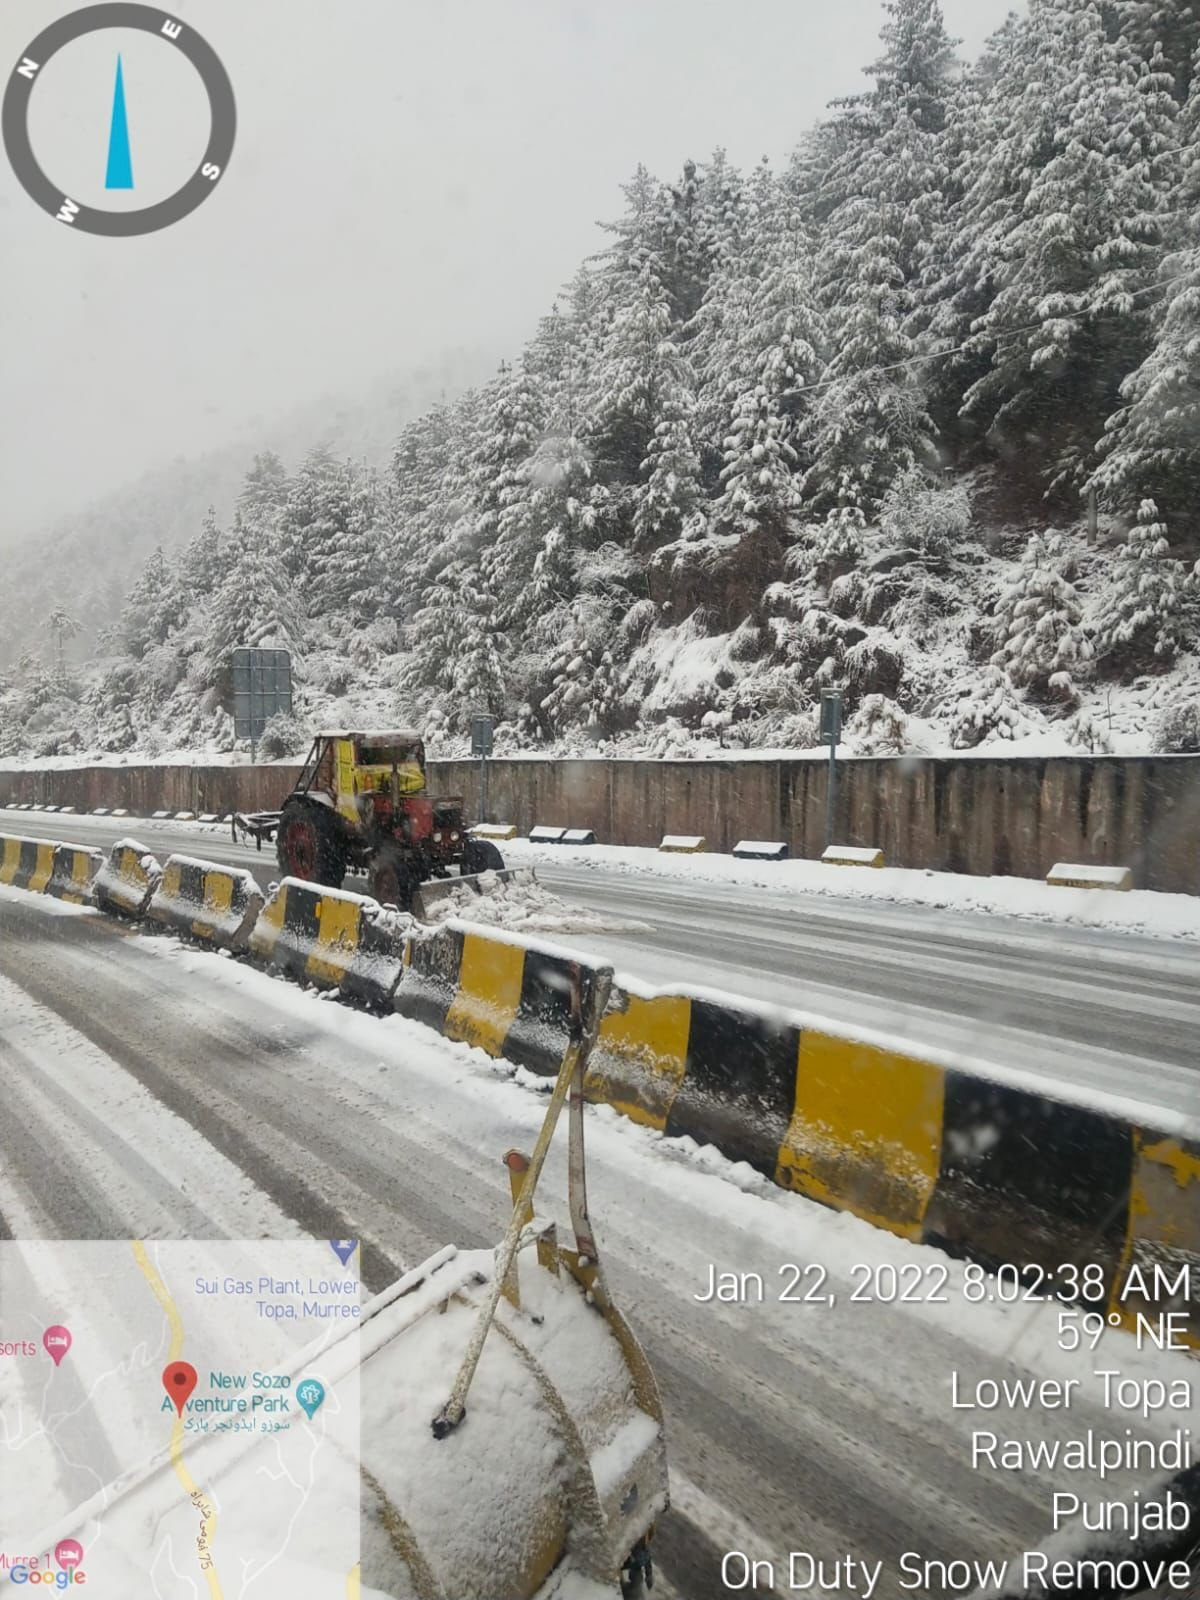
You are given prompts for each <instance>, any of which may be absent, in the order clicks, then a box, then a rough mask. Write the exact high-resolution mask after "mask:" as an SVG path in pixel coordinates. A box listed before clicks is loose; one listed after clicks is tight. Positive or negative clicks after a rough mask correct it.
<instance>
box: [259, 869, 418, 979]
mask: <svg viewBox="0 0 1200 1600" xmlns="http://www.w3.org/2000/svg"><path fill="white" fill-rule="evenodd" d="M410 925H411V919H410V918H409V917H407V916H403V915H402V914H401V913H399V912H395V911H386V910H384V908H383V907H382V906H380V905H377V904H376V902H375V901H374V900H368V899H366V898H365V897H364V896H362V895H358V894H348V893H346V891H345V890H342V889H323V888H321V887H320V886H319V885H317V884H312V883H302V882H300V880H299V879H297V878H285V879H284V880H283V882H282V883H281V884H279V885H277V886H276V888H275V889H273V890H272V892H271V897H270V899H269V900H268V901H267V903H266V905H265V906H264V907H263V909H262V911H261V913H260V914H259V917H258V921H257V922H256V923H255V925H254V929H253V931H252V932H251V934H250V941H249V948H250V953H251V954H252V955H254V956H256V957H258V959H259V960H261V961H264V962H266V963H267V965H268V966H270V967H272V968H274V969H275V970H277V971H280V972H285V973H287V974H288V976H289V977H292V978H296V979H298V980H299V981H300V982H302V983H311V984H314V985H315V986H316V987H317V988H321V989H336V990H338V991H339V993H341V994H343V995H345V996H346V997H347V998H350V999H354V1000H360V1001H363V1002H365V1003H366V1004H367V1005H371V1006H374V1007H380V1008H390V1006H391V999H392V991H393V990H394V989H395V987H396V984H397V983H398V982H399V979H400V973H401V971H402V969H403V966H404V946H405V934H406V932H407V929H408V928H409V926H410Z"/></svg>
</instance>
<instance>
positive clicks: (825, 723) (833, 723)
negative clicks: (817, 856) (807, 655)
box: [821, 689, 842, 850]
mask: <svg viewBox="0 0 1200 1600" xmlns="http://www.w3.org/2000/svg"><path fill="white" fill-rule="evenodd" d="M841 733H842V691H841V690H840V689H822V690H821V741H822V743H823V744H828V746H829V778H828V780H827V782H826V785H825V848H826V849H827V850H828V848H829V846H830V845H831V844H832V843H833V822H834V817H835V815H836V807H837V747H838V740H839V739H840V738H841Z"/></svg>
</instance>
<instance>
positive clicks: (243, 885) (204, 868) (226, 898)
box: [146, 855, 266, 952]
mask: <svg viewBox="0 0 1200 1600" xmlns="http://www.w3.org/2000/svg"><path fill="white" fill-rule="evenodd" d="M265 903H266V897H265V896H264V894H263V892H262V890H261V889H260V888H259V887H258V884H257V883H255V881H254V879H253V878H252V877H251V875H250V874H249V873H248V872H242V871H240V870H239V869H238V868H236V867H223V866H219V865H218V864H216V863H215V862H212V861H197V860H194V859H193V858H192V857H191V856H182V855H174V856H170V857H169V858H168V860H167V863H166V865H165V866H164V868H163V874H162V881H161V882H160V883H159V885H158V887H157V888H156V889H155V891H154V894H153V896H152V898H151V900H150V904H149V906H148V907H147V910H146V915H147V917H148V919H149V920H150V921H151V922H157V923H159V924H161V925H162V926H163V927H167V928H170V929H172V930H173V931H174V932H175V933H179V934H182V935H183V936H184V937H185V938H189V939H197V940H199V941H200V942H201V943H202V944H214V945H217V946H218V947H220V948H221V949H223V950H232V951H235V952H241V951H244V950H245V949H246V948H247V947H248V946H249V943H250V934H251V931H252V930H253V928H254V925H255V923H256V922H257V921H258V917H259V914H260V912H261V911H262V909H263V906H264V904H265Z"/></svg>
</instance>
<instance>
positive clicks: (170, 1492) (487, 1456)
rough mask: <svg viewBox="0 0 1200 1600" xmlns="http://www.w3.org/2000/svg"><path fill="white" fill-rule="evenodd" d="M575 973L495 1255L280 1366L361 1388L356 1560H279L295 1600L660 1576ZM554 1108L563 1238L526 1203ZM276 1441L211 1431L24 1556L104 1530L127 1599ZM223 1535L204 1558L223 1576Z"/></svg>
mask: <svg viewBox="0 0 1200 1600" xmlns="http://www.w3.org/2000/svg"><path fill="white" fill-rule="evenodd" d="M571 981H572V994H571V1028H570V1037H569V1043H568V1047H567V1051H566V1054H565V1056H564V1058H563V1062H562V1066H561V1069H560V1071H559V1074H558V1077H557V1079H556V1081H555V1085H554V1090H553V1093H552V1095H551V1098H550V1103H549V1106H548V1108H547V1112H546V1116H545V1120H544V1122H543V1125H542V1127H541V1129H540V1131H539V1132H538V1135H537V1139H536V1141H535V1144H534V1147H533V1150H532V1153H531V1154H530V1155H528V1156H526V1155H523V1154H521V1153H520V1152H518V1151H512V1150H510V1151H509V1152H508V1153H507V1155H505V1156H504V1158H503V1166H504V1167H505V1168H507V1179H508V1187H509V1189H510V1192H511V1194H512V1196H513V1209H512V1213H511V1216H510V1219H509V1223H508V1226H507V1229H506V1232H505V1235H504V1238H503V1240H502V1241H501V1243H500V1244H499V1246H498V1247H497V1248H496V1249H495V1250H470V1251H460V1250H458V1249H457V1248H456V1247H455V1246H454V1245H448V1246H446V1247H445V1248H444V1249H442V1250H439V1251H438V1252H436V1253H435V1254H434V1255H433V1256H431V1257H430V1258H429V1259H428V1260H427V1261H425V1262H424V1263H423V1264H422V1265H421V1266H418V1267H416V1268H415V1269H413V1270H411V1271H409V1272H407V1273H405V1274H404V1276H403V1277H401V1278H400V1279H399V1280H398V1281H397V1282H396V1283H394V1284H393V1285H392V1286H391V1287H390V1288H388V1289H385V1290H384V1291H383V1292H382V1293H380V1294H378V1295H376V1296H375V1297H374V1298H373V1299H372V1300H370V1301H367V1302H366V1303H365V1304H363V1306H362V1308H361V1316H360V1317H359V1319H357V1320H356V1321H354V1322H353V1323H347V1324H346V1325H345V1327H346V1331H345V1332H342V1331H341V1329H340V1328H339V1330H338V1331H337V1332H336V1333H333V1334H332V1336H330V1335H327V1336H326V1337H325V1338H324V1339H322V1340H319V1341H317V1342H316V1343H315V1344H314V1345H313V1346H310V1347H308V1348H307V1349H305V1350H303V1351H301V1352H299V1353H298V1355H297V1356H296V1357H295V1358H294V1360H292V1361H291V1362H290V1363H289V1372H290V1374H291V1382H292V1384H293V1385H294V1386H295V1388H296V1390H297V1391H298V1390H299V1388H300V1385H299V1381H298V1380H299V1377H300V1375H301V1374H303V1373H304V1372H305V1371H306V1370H309V1369H312V1368H313V1367H314V1366H315V1364H316V1363H317V1362H318V1361H319V1370H320V1373H321V1377H322V1380H323V1383H324V1385H325V1387H326V1388H327V1389H328V1391H329V1394H330V1396H331V1398H332V1397H336V1396H337V1394H338V1392H339V1387H340V1384H339V1380H341V1384H342V1385H345V1386H346V1387H345V1388H344V1389H343V1392H347V1390H348V1388H349V1383H348V1380H349V1379H350V1378H352V1377H354V1376H357V1390H358V1393H359V1394H360V1395H361V1397H362V1411H361V1418H360V1430H359V1432H360V1439H361V1453H360V1460H361V1466H360V1471H359V1488H360V1497H359V1529H360V1541H359V1561H358V1564H357V1566H356V1567H355V1568H354V1570H353V1571H352V1572H350V1573H349V1574H347V1573H346V1572H345V1571H344V1570H343V1571H336V1570H334V1568H333V1563H332V1561H330V1562H329V1563H328V1564H327V1569H326V1568H325V1567H323V1566H322V1565H321V1564H320V1563H319V1562H313V1563H312V1564H310V1565H307V1566H304V1567H303V1568H296V1569H295V1570H292V1569H290V1568H289V1569H287V1571H286V1574H285V1572H284V1568H285V1567H286V1562H279V1563H278V1572H277V1579H276V1581H277V1583H278V1584H279V1585H280V1589H279V1591H278V1592H285V1593H287V1595H288V1597H289V1600H310V1597H311V1600H327V1597H328V1596H331V1595H342V1594H348V1595H353V1596H356V1597H361V1600H605V1597H610V1600H619V1597H622V1596H628V1597H632V1596H635V1595H636V1596H641V1595H643V1594H644V1593H645V1590H646V1589H647V1588H648V1587H649V1586H650V1584H652V1581H653V1571H652V1566H651V1562H650V1553H649V1552H650V1538H651V1535H652V1533H653V1530H654V1525H655V1522H656V1521H657V1519H658V1518H659V1517H660V1516H661V1515H662V1513H663V1511H664V1510H665V1509H666V1507H667V1504H668V1484H667V1464H666V1452H665V1445H664V1440H663V1426H662V1406H661V1403H660V1400H659V1396H658V1391H657V1388H656V1385H655V1380H654V1377H653V1374H652V1372H651V1370H650V1367H649V1364H648V1363H647V1361H646V1357H645V1355H644V1353H643V1352H642V1349H641V1347H640V1345H639V1344H638V1342H637V1339H636V1338H635V1336H634V1335H633V1333H632V1332H631V1331H630V1329H629V1327H628V1325H627V1324H626V1322H625V1320H624V1318H623V1317H622V1316H621V1314H620V1312H619V1311H618V1310H617V1309H616V1307H615V1306H614V1305H613V1303H612V1300H611V1298H610V1296H609V1293H608V1289H607V1285H606V1282H605V1279H604V1274H603V1270H602V1267H601V1263H600V1260H599V1257H598V1253H597V1247H596V1243H595V1240H594V1238H593V1235H592V1232H591V1225H590V1222H589V1219H588V1212H587V1195H586V1177H585V1169H584V1106H583V1083H584V1074H585V1071H586V1067H587V1059H588V1055H589V1053H590V1051H591V1048H592V1046H593V1044H594V1042H595V1039H596V1036H597V1033H598V1030H599V1019H600V1016H601V1015H602V1013H603V1011H604V1010H605V1008H606V1006H607V1003H608V997H609V993H610V990H611V981H612V973H611V971H609V970H608V969H596V968H590V967H585V966H582V965H580V966H577V967H575V968H574V970H573V972H572V974H571ZM564 1108H566V1109H567V1110H568V1119H569V1124H570V1142H569V1157H568V1201H569V1211H570V1222H571V1233H572V1234H573V1238H572V1242H571V1244H570V1246H568V1245H566V1244H565V1243H564V1244H560V1243H559V1236H558V1230H557V1229H556V1227H555V1224H554V1223H553V1222H551V1221H549V1220H547V1218H545V1217H543V1216H542V1215H541V1214H539V1213H538V1212H537V1211H536V1210H535V1197H536V1190H537V1185H538V1179H539V1177H540V1175H541V1172H542V1169H543V1165H544V1163H545V1159H546V1155H547V1152H548V1150H549V1147H550V1144H551V1141H552V1138H553V1135H554V1131H555V1127H556V1124H557V1122H558V1121H559V1119H560V1114H561V1113H562V1111H563V1110H564ZM496 1172H497V1176H498V1177H500V1175H501V1165H500V1163H499V1162H497V1164H496ZM501 1181H503V1180H501ZM181 1415H182V1412H181ZM273 1448H274V1447H273V1446H272V1445H270V1444H269V1443H267V1442H266V1441H258V1442H256V1440H255V1436H254V1435H253V1434H247V1433H239V1432H232V1433H211V1434H210V1433H207V1432H206V1433H203V1434H201V1435H199V1436H197V1437H194V1438H193V1439H189V1442H188V1443H187V1446H186V1454H181V1453H180V1450H179V1447H178V1445H173V1446H172V1447H170V1448H166V1447H164V1448H163V1449H162V1450H161V1452H159V1453H158V1454H157V1455H156V1456H155V1457H154V1458H153V1459H152V1460H150V1461H148V1462H147V1463H146V1464H145V1466H144V1467H143V1468H141V1469H140V1470H138V1471H136V1472H133V1473H131V1474H129V1475H127V1476H126V1477H124V1478H123V1479H121V1480H119V1481H117V1482H115V1483H112V1484H110V1485H109V1486H108V1487H107V1488H106V1489H103V1490H102V1491H101V1492H100V1493H98V1494H97V1495H96V1496H95V1497H94V1498H93V1499H91V1500H89V1501H88V1502H87V1503H86V1504H85V1505H83V1506H80V1507H78V1508H77V1509H76V1511H75V1512H74V1513H73V1514H72V1515H71V1517H70V1518H68V1519H66V1520H65V1521H64V1522H63V1523H60V1524H59V1525H58V1526H56V1527H53V1528H46V1529H43V1530H41V1532H40V1534H38V1535H36V1536H35V1538H34V1543H33V1545H32V1548H35V1549H37V1550H42V1549H47V1550H55V1549H56V1548H57V1547H58V1545H59V1542H60V1541H65V1542H67V1543H68V1544H69V1545H73V1544H74V1543H75V1542H76V1541H77V1542H78V1543H79V1544H80V1545H83V1546H89V1545H90V1544H91V1543H95V1542H96V1540H95V1534H96V1522H97V1521H102V1523H103V1530H104V1532H103V1544H104V1554H105V1560H106V1566H105V1573H106V1575H112V1576H114V1577H119V1576H125V1577H126V1578H127V1580H128V1581H127V1582H126V1583H125V1584H124V1585H122V1586H121V1587H120V1588H119V1590H114V1592H121V1593H130V1594H132V1593H136V1592H138V1591H139V1589H140V1588H144V1586H145V1573H146V1570H147V1552H148V1551H149V1550H152V1549H155V1548H157V1547H158V1546H159V1545H160V1544H161V1541H162V1527H163V1523H164V1519H165V1518H166V1517H167V1516H168V1515H170V1514H171V1513H172V1511H173V1510H175V1509H176V1508H177V1507H178V1503H179V1499H180V1482H181V1480H186V1483H185V1487H188V1488H190V1486H192V1485H197V1486H202V1488H197V1489H196V1490H195V1493H194V1494H192V1500H193V1503H194V1504H195V1505H196V1506H197V1508H198V1510H199V1512H200V1515H201V1517H202V1518H203V1520H204V1525H205V1527H206V1528H207V1526H208V1519H209V1516H210V1514H211V1509H212V1508H213V1507H216V1508H218V1509H219V1508H221V1507H234V1506H237V1507H243V1506H252V1505H254V1504H255V1497H256V1495H257V1494H260V1493H261V1488H260V1487H259V1485H260V1482H261V1479H262V1475H263V1473H264V1471H267V1470H275V1471H277V1470H278V1469H277V1467H273V1465H272V1461H273V1457H272V1456H271V1455H270V1452H271V1451H272V1450H273ZM327 1448H329V1447H328V1446H327ZM215 1526H216V1537H215V1539H214V1541H213V1544H212V1546H211V1547H210V1546H208V1545H207V1544H206V1545H205V1554H206V1558H207V1559H209V1560H210V1561H211V1562H213V1563H215V1567H216V1568H219V1567H220V1565H221V1560H222V1555H223V1551H222V1546H221V1533H220V1518H219V1516H218V1519H217V1522H216V1524H215ZM225 1559H226V1560H228V1559H229V1556H228V1555H226V1556H225ZM214 1570H215V1569H214ZM285 1585H286V1587H284V1586H285ZM210 1587H212V1585H211V1583H210ZM213 1592H214V1593H216V1592H219V1590H217V1589H215V1588H214V1589H213ZM224 1592H225V1593H228V1592H229V1591H228V1590H225V1591H224Z"/></svg>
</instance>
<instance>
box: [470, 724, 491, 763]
mask: <svg viewBox="0 0 1200 1600" xmlns="http://www.w3.org/2000/svg"><path fill="white" fill-rule="evenodd" d="M491 753H492V719H491V717H472V718H471V754H472V755H473V756H490V755H491Z"/></svg>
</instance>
